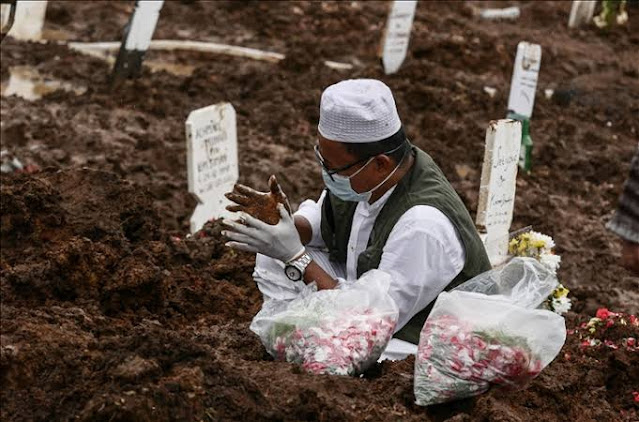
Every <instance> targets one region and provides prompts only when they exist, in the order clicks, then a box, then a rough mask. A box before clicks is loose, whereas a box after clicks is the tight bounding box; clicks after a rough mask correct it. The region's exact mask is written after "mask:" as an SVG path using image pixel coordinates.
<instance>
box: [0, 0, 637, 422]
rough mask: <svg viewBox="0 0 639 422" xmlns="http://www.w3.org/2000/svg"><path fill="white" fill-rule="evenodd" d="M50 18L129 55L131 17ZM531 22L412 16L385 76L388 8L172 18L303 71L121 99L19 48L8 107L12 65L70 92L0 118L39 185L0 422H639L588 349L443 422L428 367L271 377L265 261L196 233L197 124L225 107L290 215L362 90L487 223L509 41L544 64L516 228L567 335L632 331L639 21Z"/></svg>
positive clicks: (283, 9) (228, 68)
mask: <svg viewBox="0 0 639 422" xmlns="http://www.w3.org/2000/svg"><path fill="white" fill-rule="evenodd" d="M51 3H52V4H50V5H49V12H48V16H47V23H46V25H45V36H46V35H47V34H49V36H50V37H51V38H56V39H71V40H84V41H108V40H117V39H119V37H120V31H121V28H122V26H123V25H124V24H125V23H126V20H127V16H128V13H129V12H130V10H131V4H130V3H125V2H117V3H116V2H113V3H93V2H92V3H91V5H90V6H89V5H85V4H81V3H77V2H69V3H65V2H51ZM518 3H519V4H521V7H522V16H521V18H520V19H519V20H517V21H506V22H499V23H488V24H487V23H486V22H482V21H480V20H479V19H478V18H476V17H475V16H474V8H475V7H479V5H477V4H476V3H468V4H462V3H437V4H427V3H424V4H421V3H420V4H419V5H418V7H417V15H416V17H415V24H414V28H413V34H412V38H411V47H410V53H409V56H408V57H407V59H406V61H405V63H404V65H403V67H402V68H401V70H400V71H399V72H398V73H397V74H395V75H391V76H385V75H383V73H382V72H381V70H380V68H379V63H378V60H377V59H376V57H375V54H376V52H375V50H376V46H377V43H378V40H379V39H380V37H381V31H382V27H383V25H382V24H383V18H384V16H385V15H386V12H387V8H386V6H385V5H384V4H383V3H376V2H341V3H327V2H295V3H274V2H232V3H224V2H209V3H200V2H192V1H183V2H166V4H165V6H164V9H163V11H162V14H161V17H160V23H159V26H158V29H157V32H156V38H165V39H166V38H182V39H193V40H209V41H215V42H225V43H229V44H238V45H243V46H249V47H257V48H263V49H268V50H272V51H277V52H281V53H284V54H286V55H287V58H286V59H285V60H283V61H282V62H280V63H266V62H257V61H250V60H248V59H242V58H232V57H229V56H219V55H204V54H201V53H193V52H183V51H175V52H155V51H151V52H149V53H148V54H147V58H148V59H149V61H151V62H153V63H156V64H155V65H154V66H155V67H154V68H153V69H150V68H147V69H145V70H144V72H143V76H142V78H140V79H138V80H134V81H126V82H124V83H122V84H120V85H119V86H117V87H114V88H111V87H110V86H109V82H108V72H109V69H110V67H109V65H108V63H106V62H104V61H102V60H100V59H97V58H92V57H88V56H84V55H81V54H79V53H77V52H73V51H71V50H69V49H68V48H67V47H66V46H65V44H64V42H49V43H27V42H19V41H16V40H13V39H11V38H7V39H5V40H4V41H3V43H2V50H1V54H2V57H1V58H2V60H1V63H0V70H1V74H2V83H3V92H6V91H5V90H6V89H8V86H9V83H10V82H11V80H12V79H14V82H15V80H17V79H16V78H17V77H18V76H19V75H20V74H21V73H20V72H19V70H20V69H23V70H24V69H30V71H31V73H30V74H31V75H32V74H33V73H34V72H37V73H38V74H39V75H40V77H41V79H40V80H39V81H37V83H36V86H35V88H34V89H33V90H32V91H34V92H35V91H37V92H36V93H38V92H42V89H43V86H44V87H45V88H46V86H47V83H50V82H51V81H54V80H55V81H61V82H64V85H61V86H62V87H66V88H67V89H57V90H54V91H53V92H48V93H46V95H44V96H43V97H42V98H41V99H39V100H34V101H33V100H27V99H24V98H22V97H20V96H17V95H11V96H4V95H3V97H2V100H1V113H2V125H1V130H2V138H1V146H2V149H3V150H6V151H7V152H8V153H9V154H11V155H12V156H13V157H16V158H17V159H19V160H20V161H21V162H22V163H23V164H24V165H29V167H28V171H22V172H14V173H10V174H5V173H3V174H2V175H1V176H0V177H1V179H0V180H1V184H2V186H1V200H2V216H1V231H0V234H1V239H0V241H1V245H0V246H1V249H2V250H1V254H0V293H1V295H2V297H1V300H2V303H1V304H2V307H1V312H2V315H1V316H2V318H1V320H0V346H1V354H0V382H1V385H0V394H1V410H0V412H1V417H2V420H12V421H22V420H24V421H27V420H28V421H32V420H41V421H45V420H46V421H51V420H86V421H94V420H97V421H102V420H103V421H129V420H142V421H147V420H148V421H156V420H198V421H199V420H204V421H217V420H251V421H253V420H254V421H262V420H263V421H267V420H268V421H276V420H277V421H282V420H318V421H328V420H349V421H360V420H371V421H377V420H386V421H396V420H407V421H410V420H415V421H417V420H430V421H446V420H448V421H487V420H490V421H532V420H540V419H543V420H548V421H557V420H571V421H572V420H577V421H599V420H621V421H624V420H625V421H633V420H637V418H638V416H637V410H638V404H637V402H636V401H634V400H633V394H632V393H633V392H634V391H637V390H639V386H638V385H637V382H636V380H637V379H639V356H638V355H639V354H637V353H636V352H630V351H626V350H623V349H617V350H613V349H608V348H603V349H597V350H588V351H587V353H586V351H584V350H583V349H582V348H581V347H580V339H579V338H577V337H576V336H574V335H569V336H568V340H567V342H566V345H565V347H564V349H563V350H562V351H561V353H560V354H559V356H558V357H557V359H556V360H555V361H554V362H553V363H552V364H551V365H550V366H549V367H548V368H547V369H546V370H545V371H543V372H542V373H541V375H540V376H539V377H538V378H537V379H535V380H534V381H533V382H532V383H531V385H530V386H529V388H527V389H526V390H524V391H503V390H492V391H490V392H488V393H486V394H484V395H482V396H479V397H477V398H473V399H467V400H462V401H459V402H456V403H449V404H443V405H438V406H433V407H430V408H427V409H425V408H420V407H417V406H415V405H414V404H413V402H414V397H413V394H412V372H413V363H414V361H413V359H408V360H406V361H402V362H394V363H391V362H384V363H382V364H380V365H377V366H376V367H374V368H372V369H371V370H370V371H369V372H368V373H367V374H365V376H364V377H362V378H348V377H331V376H312V375H308V374H304V373H303V372H302V371H301V370H300V368H299V367H296V366H295V365H291V364H287V363H282V362H274V361H273V360H272V359H270V358H269V357H268V355H267V354H266V352H265V350H264V348H263V347H262V345H261V344H260V342H259V340H258V339H257V338H256V336H254V335H253V334H252V333H251V332H250V330H249V329H248V326H249V323H250V321H251V318H252V316H253V315H254V314H255V313H256V312H257V311H258V310H259V308H260V306H261V295H260V293H259V291H258V290H257V288H256V287H255V284H254V282H253V281H252V278H251V272H252V269H253V265H254V257H253V256H251V255H249V254H243V253H237V252H233V251H231V250H229V249H227V248H225V247H224V245H223V240H222V239H221V237H220V225H219V223H218V222H215V221H213V222H210V223H208V224H207V225H206V226H205V228H204V229H203V230H201V231H200V232H198V233H196V234H194V235H193V236H190V237H187V235H186V234H187V232H188V219H189V215H190V213H191V212H192V210H193V208H194V206H195V201H194V199H193V198H191V197H190V195H189V194H188V193H187V183H186V155H185V140H184V121H185V119H186V116H187V115H188V113H189V112H190V111H191V110H193V109H196V108H199V107H203V106H206V105H209V104H213V103H217V102H221V101H230V102H231V103H232V104H233V106H234V107H235V109H236V111H237V117H238V142H239V156H240V182H241V183H243V184H246V185H249V186H253V187H255V188H258V189H261V190H266V189H267V180H268V177H269V175H271V174H275V175H276V176H277V178H278V181H279V182H280V183H281V185H282V188H283V190H284V192H286V194H287V195H288V198H289V200H290V201H291V204H292V206H293V208H296V207H297V205H299V203H300V202H301V201H302V200H304V199H305V198H309V197H316V196H317V195H318V194H319V193H320V191H321V187H322V181H321V176H320V174H319V169H318V167H317V165H316V163H315V161H314V154H313V151H312V145H313V144H314V142H315V134H316V129H315V128H316V125H317V120H318V103H319V98H320V95H321V92H322V89H323V88H325V87H326V86H328V85H329V84H331V83H334V82H337V81H339V80H342V79H346V78H354V77H373V78H379V79H382V80H384V81H385V82H386V83H387V84H388V85H389V86H390V87H391V88H392V89H393V92H394V94H395V97H396V101H397V105H398V108H399V112H400V116H401V117H402V120H403V123H404V125H405V128H406V131H407V133H408V135H409V137H410V138H411V140H412V142H413V143H414V144H415V145H417V146H419V147H421V148H423V149H424V150H426V151H427V152H429V153H430V154H431V155H432V156H433V157H434V159H435V160H436V162H437V163H438V164H439V165H440V166H441V168H442V170H443V171H444V173H445V174H446V175H447V177H448V178H449V179H450V180H451V182H452V184H453V185H454V187H455V188H456V190H457V191H458V192H459V194H460V196H461V197H462V199H463V201H464V202H465V204H466V205H467V206H468V208H469V209H470V210H471V214H472V215H474V214H475V211H476V208H477V198H478V191H479V179H480V169H481V160H482V158H483V142H484V134H485V129H486V127H487V125H488V123H489V121H490V120H492V119H498V118H501V117H503V116H504V115H505V113H506V110H505V104H506V101H507V96H508V86H509V82H510V75H511V71H512V63H513V60H514V54H515V49H516V45H517V42H518V41H520V40H527V41H530V42H537V43H539V44H541V46H542V49H543V56H542V66H541V73H540V80H539V85H538V90H537V91H538V92H537V98H536V104H535V110H534V115H533V120H532V124H531V130H532V138H533V140H534V142H535V147H534V168H533V172H532V174H529V175H526V174H520V175H519V177H518V181H517V198H516V205H515V218H514V223H513V229H517V228H520V227H524V226H527V225H533V227H534V228H535V229H536V230H538V231H541V232H543V233H546V234H549V235H551V236H553V237H554V239H555V241H556V243H557V253H558V254H560V255H561V256H562V267H561V269H560V271H559V276H560V279H561V281H562V282H563V283H564V285H566V286H567V287H568V288H569V289H570V290H571V297H572V298H573V309H572V310H571V311H570V312H569V313H568V314H567V317H566V323H567V326H568V328H574V327H576V326H578V325H579V324H580V323H582V322H585V321H588V319H589V318H590V317H591V316H593V315H594V313H595V311H596V309H597V308H598V307H608V308H610V309H611V310H613V311H624V312H630V313H636V312H637V311H638V310H639V309H638V305H637V304H638V303H639V293H637V292H638V291H639V280H637V278H636V277H631V276H630V274H629V273H628V272H626V271H625V270H624V269H623V268H621V267H620V266H619V265H618V263H617V262H618V261H617V260H618V257H619V253H620V247H619V245H618V242H617V239H616V238H615V236H614V235H612V234H610V233H609V232H608V231H607V230H606V229H605V222H606V221H607V220H608V219H609V218H610V216H611V213H612V211H613V209H614V207H615V205H616V201H617V198H618V195H619V193H620V192H621V186H622V183H623V180H624V178H625V177H626V175H627V173H628V169H629V162H630V159H631V157H632V154H633V152H634V150H635V148H636V147H637V141H638V131H639V126H638V123H637V118H636V116H637V115H639V68H638V67H637V66H639V65H638V63H639V53H638V52H639V49H638V48H637V47H638V46H639V31H637V25H638V24H639V10H638V9H637V8H634V7H633V6H632V5H631V6H630V7H629V9H628V12H629V15H630V18H629V23H628V26H627V27H622V28H620V27H615V28H612V29H610V30H607V31H602V32H599V31H596V30H595V29H592V28H585V29H581V30H576V31H569V30H568V29H567V28H566V23H567V21H568V13H569V9H570V3H569V2H557V3H543V2H518ZM76 5H77V6H76ZM211 22H224V25H217V24H215V25H213V24H211ZM47 31H48V32H47ZM324 60H333V61H340V62H346V63H351V64H352V65H353V68H352V69H351V70H336V69H330V68H328V67H326V66H324V64H323V61H324ZM18 67H21V68H18ZM162 69H165V70H162ZM169 70H170V71H171V72H173V73H171V72H169ZM176 73H177V74H176ZM69 87H71V88H73V89H71V88H69ZM484 87H492V88H495V89H496V94H495V95H494V96H490V95H489V94H488V93H487V92H485V90H484ZM23 88H24V86H23ZM76 88H77V89H76ZM545 90H552V91H553V92H554V94H553V95H552V97H550V98H547V97H546V96H545ZM45 91H46V90H45ZM489 91H490V90H489ZM548 92H550V91H548ZM623 335H624V336H625V335H632V336H634V337H635V338H636V337H639V333H637V330H636V329H635V330H630V329H629V330H628V332H627V333H624V334H623ZM633 380H634V381H633Z"/></svg>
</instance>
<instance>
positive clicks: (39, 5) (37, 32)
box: [2, 0, 47, 41]
mask: <svg viewBox="0 0 639 422" xmlns="http://www.w3.org/2000/svg"><path fill="white" fill-rule="evenodd" d="M2 6H3V13H2V15H3V16H2V25H3V26H4V25H5V24H6V23H8V21H9V15H8V13H9V11H10V10H11V9H10V7H9V8H6V7H4V6H8V5H2ZM46 13H47V2H46V1H41V0H34V1H19V2H17V3H16V9H15V16H14V18H13V25H12V26H11V30H9V32H8V34H7V35H9V36H11V37H13V38H15V39H16V40H23V41H35V40H39V39H40V38H41V36H42V27H43V26H44V17H45V15H46ZM5 20H6V22H5Z"/></svg>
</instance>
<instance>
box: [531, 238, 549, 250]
mask: <svg viewBox="0 0 639 422" xmlns="http://www.w3.org/2000/svg"><path fill="white" fill-rule="evenodd" d="M532 245H533V246H534V247H535V248H538V249H541V248H543V247H545V246H546V242H544V241H543V240H535V241H534V242H532Z"/></svg>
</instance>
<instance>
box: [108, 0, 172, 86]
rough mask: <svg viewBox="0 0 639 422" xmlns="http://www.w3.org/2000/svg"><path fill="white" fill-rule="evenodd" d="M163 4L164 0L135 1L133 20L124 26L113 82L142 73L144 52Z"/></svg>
mask: <svg viewBox="0 0 639 422" xmlns="http://www.w3.org/2000/svg"><path fill="white" fill-rule="evenodd" d="M163 4H164V1H163V0H148V1H136V2H135V10H133V15H131V20H130V21H129V23H128V24H127V26H126V27H125V28H124V38H123V40H122V45H121V46H120V52H119V54H118V57H117V59H116V61H115V66H114V67H113V76H112V82H117V81H119V80H122V79H126V78H128V77H130V76H133V77H136V76H139V75H140V73H141V71H142V60H144V53H146V50H147V49H148V48H149V44H150V43H151V38H153V32H155V26H156V24H157V22H158V18H159V17H160V9H162V5H163Z"/></svg>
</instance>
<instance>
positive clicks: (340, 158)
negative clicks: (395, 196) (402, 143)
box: [318, 135, 394, 193]
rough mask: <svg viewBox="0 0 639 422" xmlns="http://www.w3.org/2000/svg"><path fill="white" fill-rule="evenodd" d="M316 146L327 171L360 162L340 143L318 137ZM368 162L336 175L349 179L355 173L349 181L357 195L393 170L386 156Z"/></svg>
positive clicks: (376, 157)
mask: <svg viewBox="0 0 639 422" xmlns="http://www.w3.org/2000/svg"><path fill="white" fill-rule="evenodd" d="M318 145H319V152H320V154H321V156H322V158H323V159H324V164H325V165H326V167H327V170H332V169H338V168H343V167H347V166H349V165H351V164H353V163H357V162H358V161H361V159H359V158H358V157H357V156H355V155H353V154H350V153H349V152H348V150H347V149H346V147H345V146H344V144H343V143H341V142H336V141H331V140H329V139H326V138H324V137H323V136H321V135H318ZM368 161H369V160H368V159H366V160H363V161H361V162H359V163H357V164H355V165H353V166H351V167H348V168H347V169H345V170H343V171H340V172H338V173H337V174H339V175H340V176H344V177H349V176H352V175H354V174H355V173H357V174H356V175H355V176H353V177H352V178H351V179H350V181H351V187H352V188H353V189H354V190H355V191H356V192H358V193H360V192H366V191H368V190H369V189H372V188H373V187H374V186H377V184H379V183H380V182H381V181H382V180H384V178H385V177H386V176H387V175H388V173H389V171H392V169H393V168H394V165H393V162H392V160H391V159H390V158H389V157H387V156H386V155H377V156H375V158H373V160H372V161H371V162H368Z"/></svg>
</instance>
